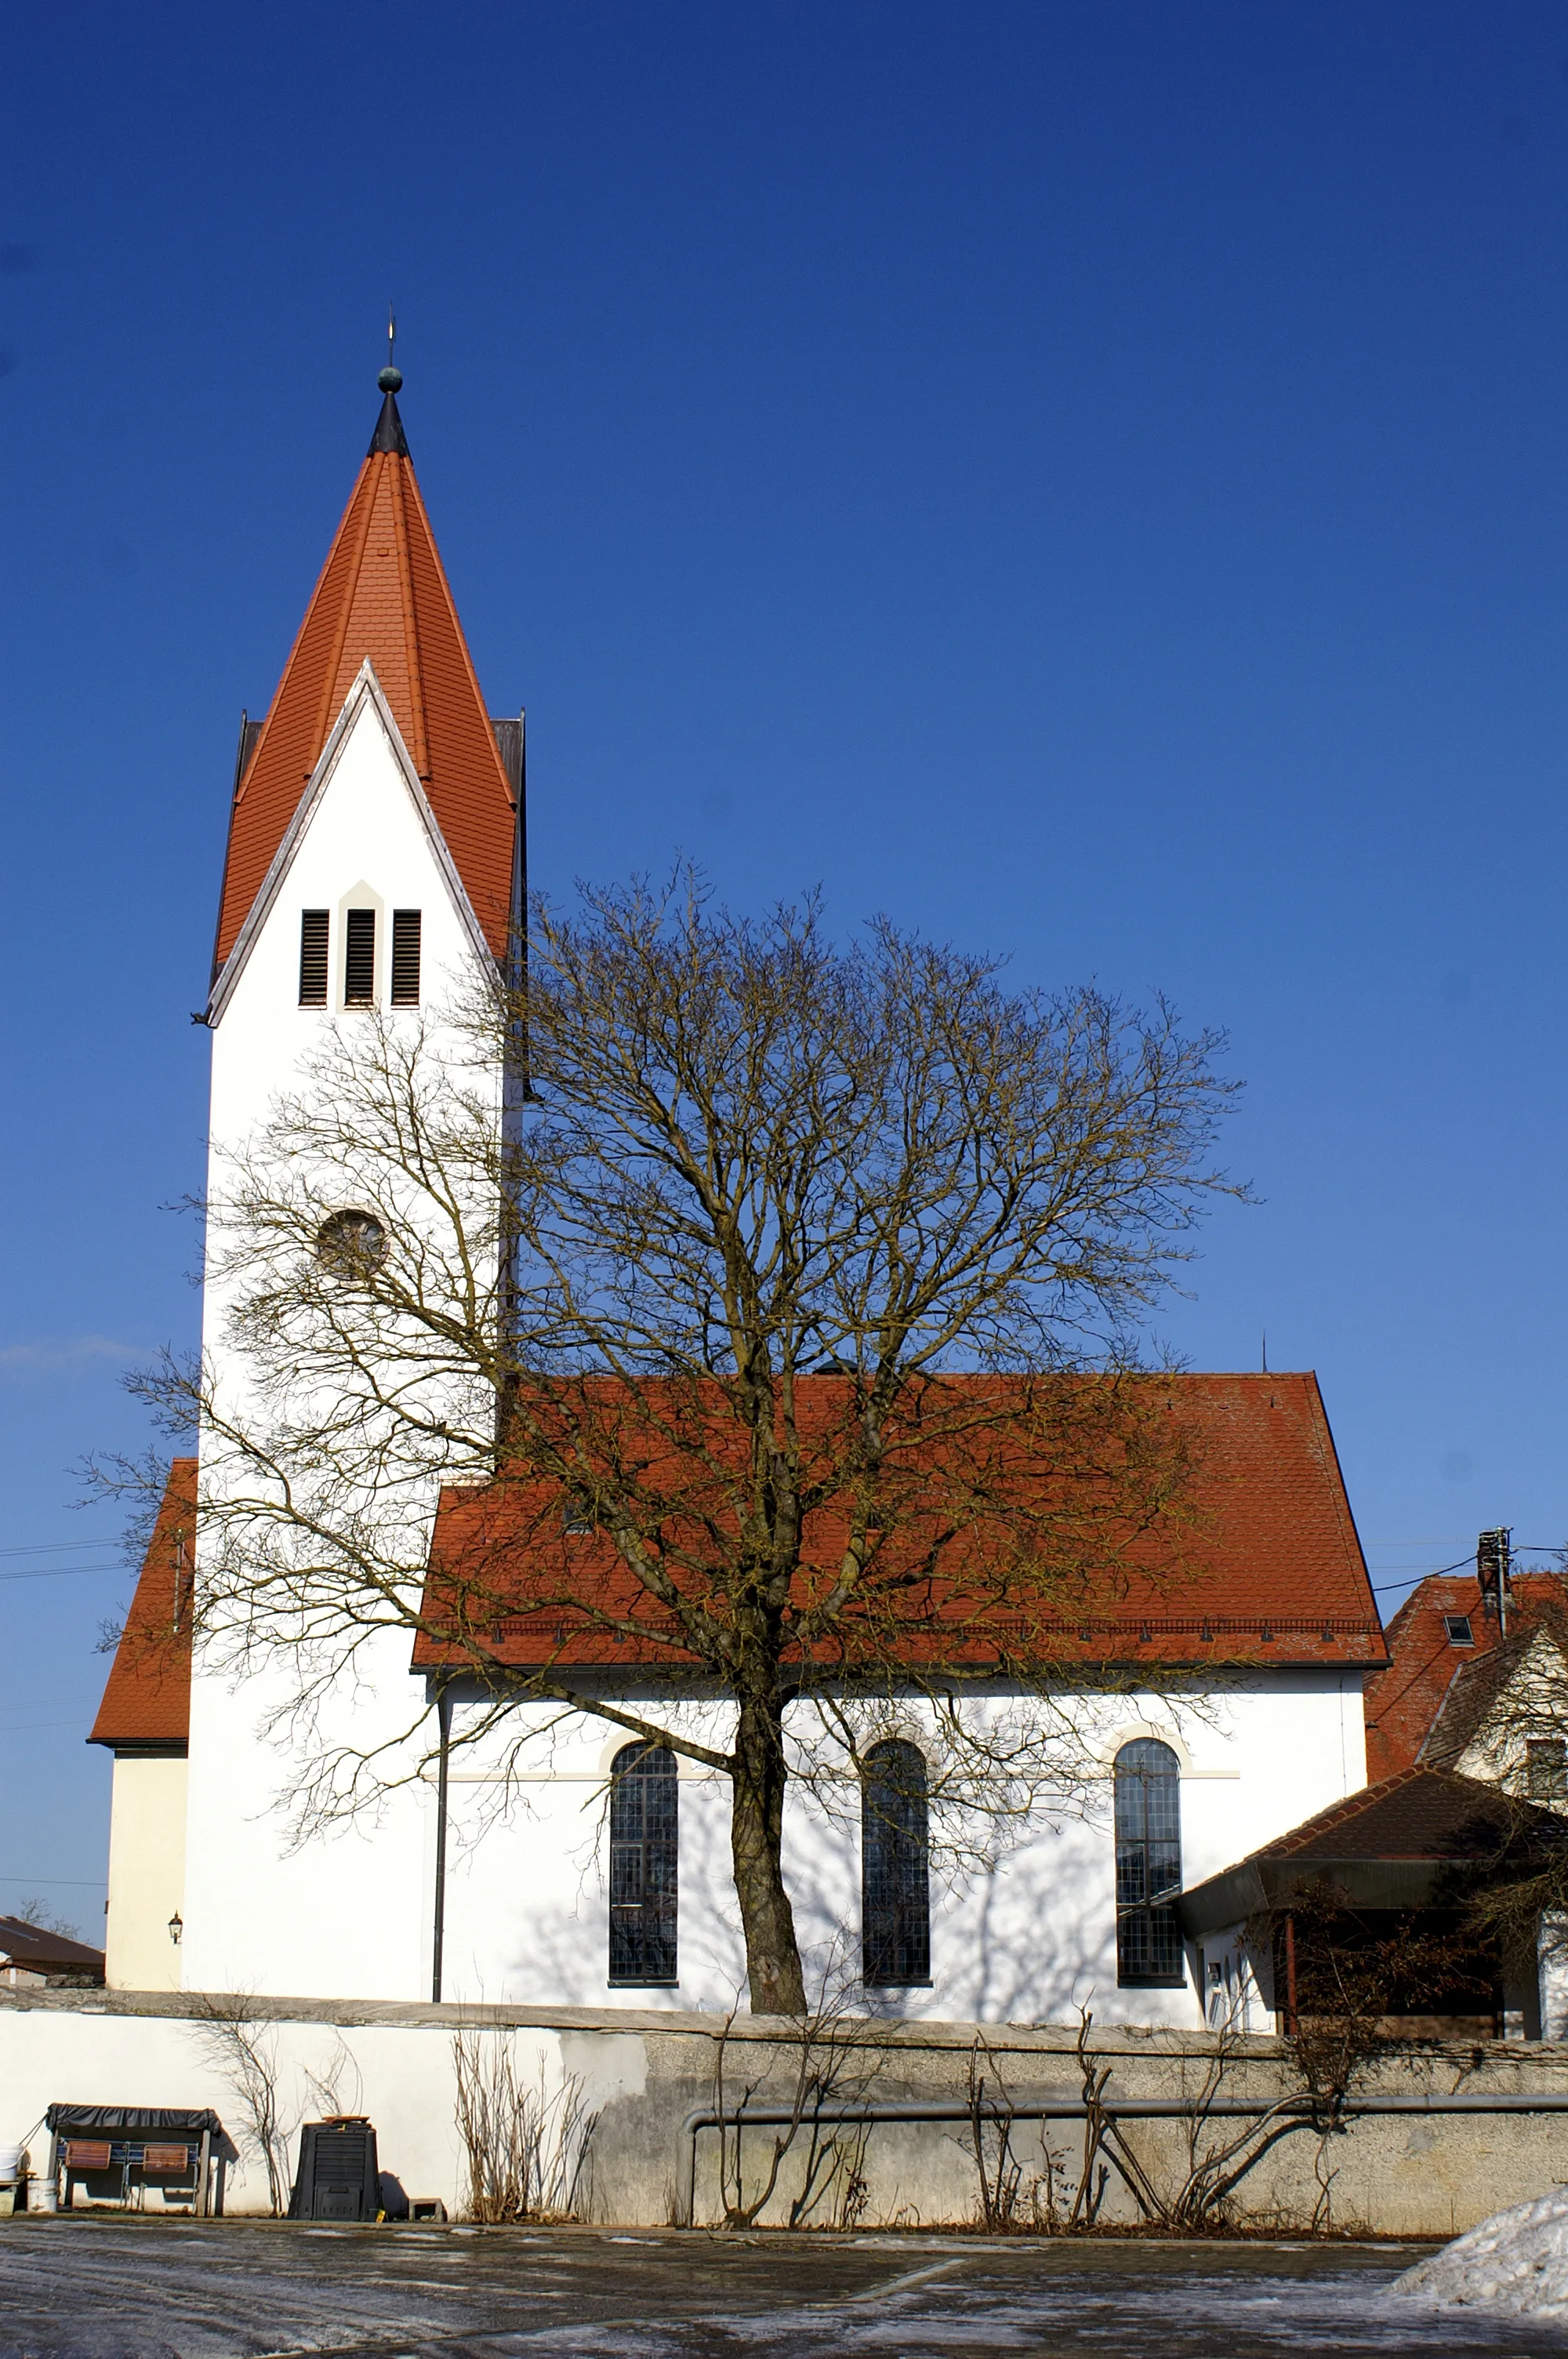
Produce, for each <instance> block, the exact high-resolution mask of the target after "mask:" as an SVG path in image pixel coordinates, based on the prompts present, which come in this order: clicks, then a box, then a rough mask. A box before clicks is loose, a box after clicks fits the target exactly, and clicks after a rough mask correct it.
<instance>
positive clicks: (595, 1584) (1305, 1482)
mask: <svg viewBox="0 0 1568 2359" xmlns="http://www.w3.org/2000/svg"><path fill="white" fill-rule="evenodd" d="M606 1381H607V1384H608V1381H609V1380H606ZM955 1381H956V1383H957V1384H959V1385H962V1384H966V1383H967V1384H970V1385H977V1386H978V1385H987V1386H989V1385H992V1384H994V1383H995V1382H996V1381H997V1380H994V1379H990V1378H968V1379H957V1380H955ZM1136 1381H1137V1382H1138V1383H1139V1384H1140V1385H1141V1386H1146V1387H1147V1388H1148V1397H1149V1399H1150V1400H1151V1401H1152V1402H1159V1403H1163V1404H1165V1405H1166V1406H1167V1407H1168V1408H1169V1410H1170V1413H1171V1414H1172V1415H1173V1417H1175V1418H1176V1419H1179V1420H1181V1421H1182V1422H1183V1424H1184V1429H1185V1430H1187V1431H1188V1432H1189V1433H1190V1435H1191V1436H1192V1439H1193V1445H1194V1451H1195V1465H1196V1472H1195V1477H1194V1480H1193V1484H1192V1487H1191V1492H1190V1495H1189V1496H1188V1498H1187V1500H1186V1502H1185V1509H1186V1513H1185V1518H1184V1521H1183V1523H1182V1524H1181V1526H1180V1527H1179V1528H1178V1529H1177V1530H1176V1531H1175V1533H1174V1534H1173V1536H1169V1537H1158V1536H1146V1537H1145V1538H1140V1539H1135V1540H1134V1541H1133V1542H1132V1543H1131V1544H1130V1548H1129V1549H1128V1551H1127V1553H1126V1555H1125V1559H1124V1562H1123V1568H1122V1571H1121V1572H1120V1573H1119V1576H1117V1577H1115V1578H1111V1577H1107V1576H1103V1575H1100V1576H1097V1577H1096V1578H1095V1580H1094V1581H1093V1582H1091V1583H1090V1584H1089V1585H1088V1586H1087V1588H1086V1589H1085V1591H1084V1592H1083V1593H1076V1592H1075V1591H1074V1589H1073V1587H1072V1584H1071V1582H1070V1581H1069V1582H1065V1583H1064V1584H1063V1585H1062V1603H1061V1611H1060V1614H1058V1615H1057V1617H1056V1620H1055V1622H1054V1623H1053V1621H1052V1619H1051V1616H1050V1615H1049V1614H1042V1611H1041V1609H1040V1606H1039V1602H1038V1593H1036V1596H1035V1601H1034V1603H1033V1604H1031V1603H1030V1602H1029V1600H1030V1589H1029V1582H1028V1581H1027V1579H1025V1580H1023V1581H1022V1582H1020V1583H1019V1585H1018V1593H1019V1596H1020V1600H1021V1603H1022V1605H1023V1607H1024V1608H1025V1610H1024V1611H1023V1612H1022V1613H1021V1614H1011V1612H1010V1610H1009V1607H1008V1605H1007V1603H1006V1602H1005V1600H1004V1599H1000V1598H999V1596H998V1583H997V1582H996V1580H995V1578H994V1577H993V1572H992V1570H991V1568H990V1567H989V1566H988V1565H985V1564H979V1563H977V1562H975V1561H969V1562H966V1560H965V1557H964V1553H963V1550H962V1549H959V1550H957V1552H956V1553H953V1554H949V1555H948V1556H947V1557H946V1558H945V1559H944V1560H943V1568H942V1571H941V1573H940V1575H939V1577H937V1578H936V1579H933V1580H928V1581H926V1580H922V1581H915V1582H911V1583H909V1584H908V1585H905V1586H904V1587H903V1588H898V1587H896V1586H894V1585H893V1584H892V1582H890V1583H889V1585H888V1587H887V1588H886V1589H885V1590H884V1592H883V1593H882V1595H881V1602H880V1604H879V1603H876V1602H875V1601H874V1600H872V1601H870V1602H868V1605H867V1609H866V1610H867V1613H868V1614H869V1615H870V1614H880V1615H881V1621H880V1623H879V1630H880V1633H881V1636H880V1637H879V1643H880V1644H884V1645H885V1643H886V1641H885V1633H886V1628H887V1625H888V1619H889V1617H890V1616H893V1617H896V1618H897V1619H898V1624H899V1640H898V1643H899V1646H900V1647H901V1649H902V1650H903V1654H904V1656H905V1658H906V1659H909V1660H911V1661H914V1660H915V1659H920V1660H924V1661H926V1662H932V1661H936V1660H948V1661H964V1662H970V1663H975V1662H983V1663H996V1662H999V1661H1000V1662H1001V1663H1003V1664H1005V1662H1006V1660H1007V1658H1008V1656H1009V1653H1010V1650H1011V1652H1012V1653H1013V1654H1015V1655H1017V1656H1023V1655H1029V1656H1032V1657H1033V1658H1036V1659H1037V1658H1038V1656H1039V1654H1040V1651H1041V1649H1042V1647H1048V1648H1049V1649H1050V1651H1051V1652H1052V1654H1053V1655H1054V1656H1059V1657H1060V1658H1062V1659H1064V1660H1079V1661H1083V1660H1098V1661H1105V1660H1115V1661H1119V1662H1120V1661H1144V1662H1148V1663H1151V1664H1199V1663H1205V1664H1214V1663H1217V1662H1220V1663H1231V1664H1235V1663H1256V1664H1270V1665H1279V1664H1362V1665H1367V1666H1368V1667H1370V1666H1372V1665H1379V1664H1381V1663H1382V1662H1383V1661H1384V1660H1385V1659H1386V1658H1385V1653H1384V1647H1383V1636H1382V1627H1381V1624H1380V1622H1379V1617H1378V1613H1377V1608H1376V1605H1375V1603H1374V1602H1373V1598H1372V1593H1371V1591H1370V1589H1369V1587H1368V1578H1367V1571H1366V1566H1365V1563H1364V1561H1363V1560H1362V1555H1361V1549H1360V1545H1359V1542H1358V1540H1357V1535H1356V1527H1355V1524H1354V1522H1353V1520H1352V1517H1351V1514H1350V1506H1349V1502H1348V1500H1347V1499H1346V1495H1345V1486H1344V1482H1343V1478H1342V1476H1341V1474H1340V1470H1339V1464H1338V1460H1337V1458H1336V1453H1335V1449H1334V1442H1333V1439H1332V1437H1331V1435H1330V1433H1329V1430H1328V1422H1327V1419H1326V1417H1325V1414H1324V1408H1323V1401H1322V1397H1321V1395H1320V1393H1319V1391H1318V1386H1317V1381H1316V1378H1315V1377H1314V1376H1312V1375H1176V1376H1169V1377H1167V1376H1158V1377H1149V1378H1142V1379H1138V1380H1136ZM843 1386H844V1380H843V1379H842V1378H839V1377H837V1376H816V1377H811V1378H807V1379H805V1380H804V1381H803V1384H802V1386H801V1388H800V1389H801V1394H802V1397H803V1408H802V1416H803V1419H806V1418H807V1417H808V1416H809V1415H810V1414H811V1410H810V1408H809V1405H808V1404H809V1400H810V1399H811V1398H813V1397H814V1398H815V1399H816V1404H817V1407H818V1409H819V1411H820V1410H822V1409H823V1406H824V1404H826V1403H827V1402H829V1401H831V1399H832V1398H833V1397H835V1394H834V1393H833V1391H831V1390H830V1389H829V1388H838V1390H837V1397H838V1398H840V1399H841V1398H842V1397H843ZM816 1388H821V1389H820V1390H817V1389H816ZM626 1397H627V1398H628V1399H630V1398H631V1395H630V1394H629V1393H628V1394H627V1395H626ZM635 1422H636V1420H635V1418H634V1416H633V1417H632V1418H631V1419H629V1421H628V1430H631V1429H632V1428H634V1426H635ZM625 1439H626V1437H625V1436H624V1435H623V1436H622V1440H625ZM1044 1480H1045V1481H1046V1482H1048V1481H1049V1473H1048V1472H1047V1473H1046V1474H1045V1476H1044ZM1006 1522H1007V1509H1006V1508H1005V1507H1003V1508H1001V1509H1000V1510H998V1511H997V1514H996V1517H995V1518H994V1523H995V1526H996V1527H1005V1525H1006ZM1017 1527H1018V1529H1019V1531H1020V1532H1021V1533H1023V1534H1024V1536H1025V1537H1024V1538H1023V1539H1022V1540H1021V1541H1020V1543H1019V1545H1020V1547H1021V1548H1023V1549H1026V1547H1027V1517H1026V1516H1024V1515H1022V1514H1021V1515H1020V1516H1019V1517H1017ZM845 1528H846V1527H845V1522H844V1518H843V1516H842V1513H841V1512H837V1511H835V1510H834V1509H833V1508H831V1507H829V1508H826V1509H824V1510H823V1511H822V1512H821V1513H820V1515H819V1516H818V1517H817V1518H816V1521H815V1523H814V1525H813V1527H812V1528H811V1530H810V1531H809V1533H808V1538H807V1547H806V1571H805V1574H804V1581H803V1585H804V1586H806V1587H809V1586H810V1585H811V1583H812V1581H813V1579H814V1577H815V1578H816V1579H817V1580H819V1581H825V1580H826V1579H827V1578H828V1577H829V1576H830V1573H831V1571H833V1570H836V1569H837V1567H838V1562H839V1560H840V1558H841V1555H842V1550H843V1544H844V1538H845ZM994 1544H995V1543H994V1541H990V1542H987V1543H981V1542H979V1541H977V1542H975V1543H974V1547H975V1549H976V1550H977V1552H978V1551H979V1549H981V1548H982V1546H985V1545H994ZM431 1566H432V1571H431V1576H430V1579H429V1582H427V1589H426V1598H425V1613H426V1628H425V1629H424V1630H423V1631H422V1632H421V1633H420V1635H419V1636H418V1637H417V1639H416V1646H415V1654H414V1662H415V1667H416V1669H436V1668H438V1667H439V1666H440V1665H441V1664H443V1663H455V1662H458V1661H460V1660H462V1659H464V1658H465V1644H464V1636H462V1635H460V1634H463V1633H466V1634H467V1636H469V1638H470V1639H478V1640H479V1641H481V1643H482V1646H483V1648H484V1650H485V1652H486V1653H487V1654H489V1655H490V1656H492V1657H493V1658H499V1659H500V1660H502V1661H503V1662H506V1663H510V1664H514V1665H518V1666H523V1665H536V1664H538V1663H541V1662H562V1663H565V1662H578V1663H586V1664H594V1663H598V1664H604V1665H627V1664H630V1663H633V1662H635V1661H638V1660H649V1659H654V1660H660V1661H664V1662H668V1663H676V1662H678V1661H680V1660H681V1659H682V1656H681V1652H680V1649H679V1647H678V1646H677V1644H676V1638H675V1632H674V1625H673V1623H672V1622H671V1620H670V1618H669V1616H668V1615H667V1614H665V1613H663V1612H662V1611H661V1609H659V1608H658V1607H657V1606H656V1605H655V1604H654V1603H653V1601H652V1600H651V1599H650V1598H649V1597H648V1595H647V1594H646V1593H645V1592H643V1590H642V1589H641V1588H640V1587H639V1585H638V1584H637V1582H635V1581H634V1580H633V1576H632V1574H631V1573H630V1572H629V1571H627V1570H626V1568H625V1566H624V1564H623V1563H622V1560H621V1559H620V1558H619V1557H618V1555H617V1554H616V1552H615V1550H614V1549H613V1548H612V1546H611V1543H610V1542H609V1540H608V1539H606V1538H604V1537H602V1536H601V1535H600V1534H599V1533H597V1532H593V1531H585V1532H582V1533H581V1534H579V1535H573V1534H570V1533H569V1532H568V1531H567V1530H566V1529H564V1528H563V1517H562V1502H561V1499H560V1495H559V1494H558V1493H552V1492H549V1491H547V1490H545V1489H543V1488H542V1487H541V1486H540V1485H538V1484H529V1483H525V1482H522V1481H514V1482H503V1483H498V1484H492V1485H490V1486H488V1487H483V1488H470V1489H464V1490H449V1491H446V1492H444V1493H443V1495H442V1497H441V1502H440V1507H439V1511H438V1517H437V1522H436V1531H435V1538H434V1540H433V1542H432V1549H431ZM905 1570H906V1569H905V1568H901V1567H896V1566H895V1567H893V1568H892V1571H895V1572H901V1573H902V1572H903V1571H905ZM612 1625H620V1626H619V1627H618V1628H617V1627H615V1626H612ZM849 1626H850V1627H851V1628H852V1627H853V1620H852V1617H851V1621H850V1625H849ZM449 1632H450V1633H451V1636H449V1635H448V1633H449Z"/></svg>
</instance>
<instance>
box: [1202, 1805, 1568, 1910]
mask: <svg viewBox="0 0 1568 2359" xmlns="http://www.w3.org/2000/svg"><path fill="white" fill-rule="evenodd" d="M1563 1843H1568V1824H1565V1823H1564V1821H1563V1818H1562V1817H1561V1815H1560V1814H1559V1813H1557V1812H1556V1811H1553V1810H1536V1809H1534V1808H1533V1807H1532V1806H1531V1805H1530V1803H1528V1802H1521V1801H1519V1800H1518V1799H1516V1798H1515V1797H1514V1796H1512V1795H1510V1794H1506V1793H1504V1792H1503V1791H1502V1790H1501V1788H1498V1787H1497V1786H1487V1785H1483V1784H1482V1783H1481V1782H1480V1781H1479V1780H1478V1779H1477V1778H1475V1777H1454V1775H1453V1774H1452V1773H1451V1772H1449V1771H1447V1770H1443V1769H1419V1768H1418V1769H1405V1770H1401V1771H1400V1774H1399V1776H1397V1777H1385V1778H1383V1779H1382V1780H1381V1781H1380V1782H1379V1784H1378V1785H1376V1786H1365V1787H1363V1788H1362V1789H1361V1791H1360V1792H1359V1793H1358V1794H1352V1795H1351V1796H1350V1797H1349V1798H1348V1799H1346V1801H1343V1802H1336V1803H1335V1804H1334V1806H1333V1807H1332V1809H1330V1810H1320V1811H1319V1812H1318V1813H1317V1815H1316V1817H1315V1818H1311V1819H1307V1820H1305V1821H1303V1824H1302V1825H1301V1826H1299V1827H1292V1829H1291V1830H1290V1831H1289V1832H1288V1833H1286V1834H1282V1835H1280V1836H1277V1837H1276V1838H1275V1840H1274V1841H1273V1842H1272V1843H1264V1844H1263V1845H1262V1846H1261V1848H1260V1850H1258V1851H1255V1852H1251V1853H1249V1855H1248V1856H1247V1858H1245V1859H1243V1860H1239V1861H1238V1863H1237V1864H1236V1865H1235V1866H1234V1867H1227V1868H1225V1869H1223V1870H1222V1871H1221V1873H1220V1874H1219V1875H1211V1876H1209V1877H1208V1878H1207V1879H1206V1882H1204V1883H1202V1884H1197V1885H1194V1886H1193V1887H1192V1889H1191V1890H1190V1891H1188V1892H1184V1893H1183V1895H1182V1897H1181V1901H1180V1904H1179V1906H1180V1909H1181V1918H1182V1924H1183V1927H1184V1930H1185V1931H1186V1933H1187V1934H1188V1935H1189V1936H1190V1937H1192V1938H1194V1939H1196V1938H1197V1937H1198V1936H1199V1935H1201V1934H1204V1933H1213V1932H1217V1931H1218V1930H1219V1929H1220V1928H1221V1927H1222V1926H1228V1925H1238V1924H1241V1923H1243V1922H1244V1921H1245V1920H1246V1919H1248V1918H1249V1917H1251V1916H1253V1915H1255V1914H1256V1913H1258V1912H1259V1911H1260V1910H1262V1909H1265V1908H1280V1907H1281V1906H1282V1905H1284V1904H1286V1903H1288V1901H1289V1900H1290V1898H1291V1897H1292V1894H1293V1893H1297V1892H1300V1891H1302V1890H1303V1889H1304V1887H1305V1886H1308V1885H1314V1884H1329V1885H1332V1886H1334V1887H1335V1888H1336V1891H1337V1892H1338V1893H1339V1894H1341V1895H1342V1896H1343V1897H1344V1900H1345V1901H1346V1905H1347V1906H1348V1907H1350V1908H1433V1907H1441V1906H1442V1905H1443V1904H1444V1901H1445V1900H1447V1899H1449V1898H1450V1897H1453V1896H1454V1892H1455V1888H1456V1887H1460V1886H1464V1887H1471V1888H1473V1887H1474V1886H1475V1884H1476V1881H1477V1879H1478V1878H1482V1877H1485V1876H1487V1875H1517V1874H1519V1873H1520V1872H1521V1871H1522V1869H1523V1868H1524V1866H1525V1864H1526V1863H1527V1861H1528V1860H1529V1858H1530V1854H1532V1853H1533V1854H1536V1855H1537V1856H1539V1854H1540V1852H1541V1849H1542V1847H1547V1846H1549V1847H1552V1848H1553V1849H1559V1848H1561V1846H1562V1845H1563Z"/></svg>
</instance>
